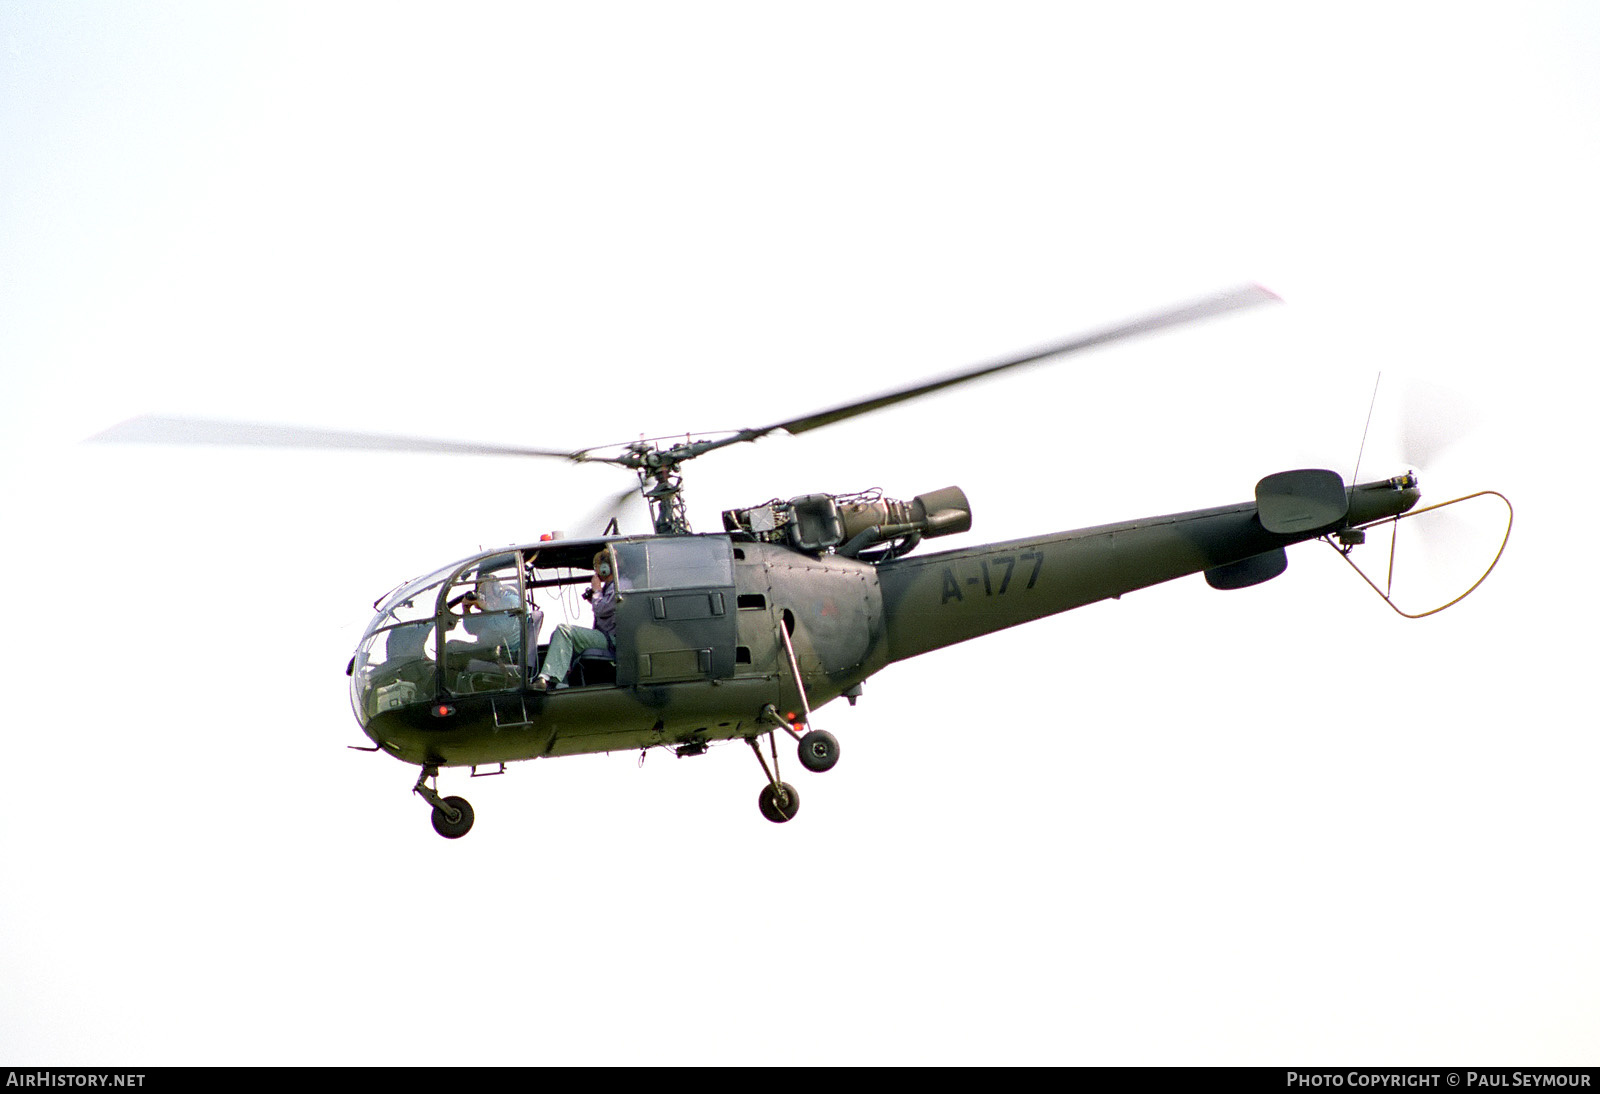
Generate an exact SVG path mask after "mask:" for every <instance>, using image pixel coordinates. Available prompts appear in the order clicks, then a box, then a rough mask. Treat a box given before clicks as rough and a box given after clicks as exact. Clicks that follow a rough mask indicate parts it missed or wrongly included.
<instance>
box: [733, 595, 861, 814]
mask: <svg viewBox="0 0 1600 1094" xmlns="http://www.w3.org/2000/svg"><path fill="white" fill-rule="evenodd" d="M778 637H779V638H781V639H782V640H783V648H784V651H785V652H786V653H788V655H789V671H791V672H792V673H794V683H795V687H796V689H797V690H798V691H799V692H800V709H801V710H802V711H803V712H804V714H805V721H804V722H803V723H802V724H803V725H806V726H810V724H811V701H810V700H809V699H807V698H806V685H805V680H804V679H802V678H801V676H800V663H799V662H798V661H797V660H796V659H795V655H794V645H793V643H791V642H790V641H789V629H788V628H787V627H784V626H782V625H780V626H779V627H778ZM761 721H762V722H765V723H766V724H767V725H770V726H771V727H772V728H771V729H769V730H767V739H768V741H769V742H770V745H771V751H772V766H771V767H768V766H767V761H766V758H765V757H764V756H762V755H761V746H760V745H759V744H757V743H756V738H755V737H747V738H745V740H746V741H748V742H749V744H750V751H752V752H754V753H755V754H756V762H757V763H759V764H760V765H761V770H762V771H763V772H764V773H765V774H766V776H767V785H766V786H764V787H762V788H761V797H760V798H759V799H758V800H757V804H758V805H759V806H760V808H761V815H762V816H763V817H766V818H767V819H768V820H769V821H772V822H773V823H774V824H782V823H784V822H785V821H787V820H789V819H791V818H792V817H793V816H794V815H795V814H796V813H798V812H799V811H800V794H799V792H798V791H796V790H795V788H794V787H792V786H790V785H789V784H788V783H786V782H784V781H782V780H781V779H780V778H779V777H778V730H780V729H781V730H783V731H784V732H785V733H787V734H788V735H789V736H791V737H793V738H794V739H795V740H796V741H798V742H799V744H800V766H801V767H803V768H805V769H806V770H807V771H812V772H816V773H818V774H820V773H822V772H824V771H828V770H830V769H831V768H832V767H833V765H834V764H836V763H838V762H839V739H838V738H837V737H835V736H834V735H833V734H831V733H829V732H828V731H827V730H825V729H810V730H808V731H807V732H806V733H805V735H804V736H802V735H801V734H799V733H796V732H795V729H794V726H792V725H790V724H789V723H788V722H787V721H786V720H784V718H783V716H782V715H780V714H779V713H778V710H777V708H776V707H774V706H773V705H772V704H771V703H768V704H767V705H766V706H765V707H764V708H762V711H761Z"/></svg>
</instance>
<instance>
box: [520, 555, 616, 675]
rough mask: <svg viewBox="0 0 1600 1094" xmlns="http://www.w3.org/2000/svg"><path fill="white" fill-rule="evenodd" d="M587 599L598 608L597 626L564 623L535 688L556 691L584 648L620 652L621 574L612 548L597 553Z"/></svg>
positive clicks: (540, 671) (555, 636)
mask: <svg viewBox="0 0 1600 1094" xmlns="http://www.w3.org/2000/svg"><path fill="white" fill-rule="evenodd" d="M583 598H584V599H585V600H587V601H589V603H590V604H591V605H592V606H593V607H594V628H593V629H590V628H588V627H574V626H573V625H572V624H571V623H563V624H561V625H560V626H559V627H557V628H556V631H555V634H554V635H552V636H551V638H550V648H549V649H548V650H547V651H546V652H545V655H544V664H543V665H541V666H540V667H539V675H537V676H535V677H534V678H533V683H532V684H531V685H530V686H531V687H532V688H533V690H534V691H554V690H555V689H556V687H557V686H558V685H559V684H561V682H562V681H564V680H565V679H566V678H567V670H568V669H570V668H571V667H572V659H573V658H574V657H576V656H577V655H578V654H580V653H582V652H583V651H584V650H593V649H608V650H610V651H611V653H612V654H613V655H615V654H616V652H617V574H616V564H615V563H614V562H613V561H612V558H611V551H610V550H609V549H606V548H602V549H601V550H600V552H599V553H598V554H596V555H595V556H594V577H592V578H590V579H589V587H588V588H587V589H585V590H584V592H583Z"/></svg>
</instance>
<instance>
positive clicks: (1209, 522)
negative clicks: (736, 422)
mask: <svg viewBox="0 0 1600 1094" xmlns="http://www.w3.org/2000/svg"><path fill="white" fill-rule="evenodd" d="M1277 299H1278V298H1277V296H1276V295H1275V294H1273V293H1272V292H1270V291H1269V290H1267V289H1265V288H1262V287H1261V286H1259V285H1247V286H1243V287H1240V288H1237V289H1233V290H1230V291H1228V292H1224V293H1219V294H1216V295H1213V296H1208V297H1204V298H1202V299H1199V300H1195V301H1192V302H1190V303H1187V304H1183V305H1180V306H1177V307H1172V308H1167V309H1164V310H1160V311H1157V312H1154V313H1151V314H1149V315H1145V316H1143V317H1140V318H1137V319H1134V320H1131V321H1128V322H1124V323H1121V324H1117V325H1114V326H1110V327H1107V328H1103V329H1100V330H1096V331H1093V332H1091V333H1088V334H1083V335H1079V336H1076V337H1073V338H1069V339H1066V340H1063V341H1060V342H1056V343H1052V344H1049V345H1045V346H1041V347H1037V348H1035V349H1032V350H1029V351H1027V352H1026V353H1023V354H1020V355H1016V356H1013V357H1009V358H1006V359H1003V360H998V361H994V362H990V363H986V364H982V365H979V366H976V367H973V368H969V369H966V370H963V371H960V372H955V373H950V374H947V375H944V376H941V377H938V378H935V379H932V380H929V381H926V382H923V383H919V384H915V385H911V386H908V387H902V388H899V389H896V390H893V391H889V392H884V393H882V394H879V395H875V396H872V397H870V398H865V399H860V400H857V401H855V402H851V403H847V404H843V405H839V406H835V407H832V408H829V409H825V410H822V411H818V412H815V413H812V414H808V415H805V416H802V417H797V418H791V419H787V420H785V421H781V422H775V423H772V424H770V425H767V426H763V427H760V428H753V429H743V430H737V431H732V432H728V433H725V434H720V435H702V436H700V437H698V438H697V437H695V436H694V435H692V434H689V435H684V436H683V437H682V439H675V438H655V439H649V440H638V441H632V442H626V443H623V444H614V445H607V446H599V447H596V448H589V449H582V450H576V451H561V450H555V449H541V448H521V447H510V446H502V445H484V444H474V443H470V442H457V441H444V440H431V439H424V438H413V437H397V436H389V435H382V434H366V433H351V432H341V431H334V430H318V429H306V428H300V427H293V426H274V425H264V424H259V423H245V422H227V421H215V420H204V419H189V418H163V417H154V416H146V417H141V418H135V419H132V420H130V421H128V422H124V423H122V424H121V425H118V426H114V427H112V428H111V429H109V430H107V431H105V432H104V433H101V434H99V435H97V436H96V437H94V438H91V439H92V440H95V441H115V442H149V441H155V442H163V443H171V442H179V443H201V444H230V445H239V444H258V445H269V446H289V447H317V448H358V449H386V450H404V451H425V452H438V453H463V454H480V455H507V456H533V457H540V458H547V459H561V460H566V461H569V462H572V463H605V464H610V465H613V466H617V467H620V468H624V469H626V470H628V471H632V472H633V473H634V474H635V475H636V477H637V490H638V491H639V493H640V494H641V495H642V496H643V498H644V500H645V501H646V502H647V503H648V505H649V508H650V512H651V517H652V523H653V530H652V531H651V532H650V533H647V534H639V535H631V534H622V533H621V532H620V530H619V528H618V522H617V520H616V519H615V516H613V517H612V519H611V521H610V523H609V524H608V525H607V526H606V529H605V532H604V533H603V534H601V535H599V536H593V537H582V538H559V537H552V536H546V537H544V538H542V539H540V540H537V541H532V542H527V543H523V544H517V545H513V546H507V547H498V548H493V549H489V550H480V551H478V552H476V553H474V554H472V555H469V556H466V557H464V558H461V559H458V560H456V561H455V562H451V563H449V564H448V565H445V566H442V567H439V568H437V569H435V570H432V571H430V572H428V573H426V574H424V575H422V576H420V577H417V578H414V579H412V580H410V581H406V582H403V583H402V584H400V585H398V586H397V587H395V588H394V589H393V590H392V591H390V592H389V593H387V594H385V595H383V596H380V597H379V598H378V599H377V600H376V601H374V603H373V609H374V612H375V614H374V616H373V617H372V619H371V621H370V622H369V623H368V624H367V626H366V628H365V630H364V632H363V633H362V635H361V638H360V640H359V642H358V643H357V646H356V649H355V652H354V653H353V655H352V656H351V658H350V660H349V662H348V663H347V664H346V666H345V673H346V675H347V676H348V678H349V690H350V700H351V705H352V708H353V711H354V714H355V718H356V721H357V723H358V725H359V726H360V728H361V730H362V732H363V734H364V735H365V736H366V737H367V739H368V740H369V741H370V742H371V743H370V745H364V746H354V745H352V746H350V747H352V748H359V749H361V750H362V751H368V752H380V751H381V752H384V753H387V754H388V755H390V756H393V757H394V758H396V759H398V760H401V761H403V762H405V763H407V764H411V765H413V766H416V767H417V768H419V774H418V777H417V780H416V783H415V785H414V786H413V788H412V789H413V791H414V793H416V794H417V795H418V796H420V797H421V798H422V799H423V800H424V801H425V802H426V803H427V805H428V806H429V807H430V809H431V821H432V825H433V828H434V830H435V831H436V832H437V833H438V834H439V835H441V836H443V837H445V838H447V839H458V838H460V837H461V836H464V835H466V834H467V832H468V831H469V830H470V829H471V828H472V827H473V824H474V820H475V815H474V811H473V809H472V806H471V804H470V803H469V802H468V801H467V800H466V799H465V798H463V797H460V796H458V795H448V796H446V795H442V794H441V793H440V792H439V788H438V779H439V775H440V772H441V770H443V769H445V768H457V769H459V768H468V769H469V770H470V773H471V774H473V775H477V774H479V773H480V769H482V773H490V774H499V773H501V772H504V771H505V769H506V765H507V764H509V763H513V762H517V761H522V760H533V759H553V758H557V757H562V756H571V755H578V754H584V753H595V752H615V751H622V750H633V749H638V750H647V749H650V748H658V747H659V748H666V749H669V750H671V751H672V752H673V753H674V754H675V755H677V756H679V757H689V756H697V755H701V754H703V753H705V752H706V751H707V749H709V748H710V747H711V746H712V745H714V744H719V743H728V742H735V741H741V740H742V741H744V742H745V743H746V744H747V745H748V747H749V748H750V749H751V751H752V752H753V753H754V755H755V758H756V760H757V761H758V763H759V765H760V768H761V771H762V777H763V778H762V785H761V788H760V791H759V794H758V798H757V806H758V808H759V811H760V813H761V815H762V816H764V817H765V818H766V819H768V820H769V821H772V822H774V823H780V824H781V823H786V822H788V821H790V820H792V819H793V818H794V817H795V816H796V815H797V813H798V811H799V806H800V794H799V792H798V790H797V789H796V788H795V787H794V786H793V785H792V784H790V783H789V782H786V781H784V779H783V777H782V774H781V772H780V767H779V749H778V737H779V735H780V734H783V735H786V736H787V737H789V738H792V739H793V741H794V743H795V744H796V746H797V758H798V761H799V763H800V765H801V767H803V768H804V769H805V770H806V771H808V772H811V773H817V774H820V773H823V772H827V771H829V770H831V769H832V768H833V767H834V766H835V765H836V764H837V763H838V761H839V756H840V743H839V741H838V739H837V738H836V737H835V736H834V735H833V734H831V733H829V732H828V731H826V730H824V729H819V728H816V727H814V726H813V725H812V717H813V712H814V711H815V710H817V709H819V708H821V707H823V706H825V705H826V704H828V703H830V702H833V701H834V700H836V699H839V698H841V697H842V698H844V699H846V700H847V701H848V702H849V703H850V704H852V705H854V704H855V702H856V700H857V699H858V698H859V697H860V696H861V694H862V685H863V682H864V681H866V680H867V679H868V678H869V677H871V676H872V675H873V674H875V673H877V672H879V671H881V670H882V669H883V668H885V667H886V666H888V665H890V664H893V663H895V662H898V661H903V660H905V659H907V658H911V657H916V656H920V655H922V654H925V653H930V652H932V651H934V650H938V649H942V648H944V647H947V646H951V645H954V644H956V643H960V642H964V641H966V640H968V639H972V638H976V637H979V636H981V635H985V634H990V633H993V632H995V631H999V630H1003V629H1006V628H1010V627H1014V626H1017V625H1020V624H1022V623H1026V622H1029V621H1032V620H1037V619H1041V618H1044V617H1046V616H1050V615H1054V614H1057V613H1060V612H1064V611H1068V610H1070V609H1073V608H1077V607H1082V606H1084V605H1087V604H1091V603H1095V602H1097V601H1101V600H1105V599H1108V598H1116V597H1120V596H1122V595H1123V594H1124V593H1128V592H1132V591H1134V590H1138V589H1142V588H1146V587H1148V586H1151V585H1156V584H1160V583H1163V582H1167V581H1172V580H1174V579H1176V578H1179V577H1184V576H1187V575H1191V574H1197V573H1199V574H1204V575H1205V579H1206V581H1207V583H1208V584H1209V585H1210V586H1211V587H1212V588H1215V589H1219V590H1236V589H1243V588H1248V587H1251V586H1254V585H1259V584H1261V583H1263V582H1266V581H1270V580H1272V579H1273V578H1275V577H1278V576H1279V575H1281V574H1283V573H1284V572H1285V570H1286V568H1287V565H1288V561H1287V555H1286V548H1288V547H1290V546H1292V545H1294V544H1297V543H1302V542H1306V541H1310V540H1318V539H1320V540H1326V541H1328V542H1330V543H1333V544H1334V545H1335V546H1336V547H1337V548H1338V549H1339V550H1340V551H1341V553H1343V554H1344V555H1346V556H1347V557H1348V556H1349V554H1350V552H1351V551H1352V550H1353V549H1354V548H1355V547H1357V546H1359V545H1360V544H1362V543H1363V542H1365V538H1366V532H1367V531H1368V530H1369V529H1371V528H1374V527H1376V526H1379V525H1382V524H1385V523H1392V522H1396V521H1398V520H1399V519H1400V518H1401V517H1402V516H1404V515H1406V514H1408V513H1410V512H1411V511H1413V510H1414V509H1415V507H1416V506H1417V504H1418V502H1419V500H1420V498H1421V489H1420V485H1419V482H1418V479H1417V476H1416V474H1415V472H1413V471H1409V470H1408V471H1406V472H1404V473H1402V474H1398V475H1394V476H1391V477H1387V478H1381V479H1376V480H1373V481H1368V482H1362V483H1354V484H1348V485H1347V484H1346V483H1345V481H1344V479H1343V477H1342V476H1341V475H1340V474H1339V473H1338V472H1335V471H1332V470H1327V469H1320V468H1301V469H1292V470H1287V471H1281V472H1277V473H1274V474H1270V475H1267V476H1266V477H1264V478H1262V479H1261V480H1260V481H1259V482H1258V483H1257V484H1256V487H1255V496H1254V498H1253V500H1251V501H1248V502H1241V503H1236V504H1232V505H1224V506H1220V507H1217V508H1209V509H1201V510H1193V511H1189V512H1182V513H1173V514H1167V515H1161V516H1155V517H1148V518H1144V519H1138V520H1131V521H1126V522H1122V523H1117V524H1110V525H1102V526H1097V527H1091V528H1083V529H1076V530H1070V531H1062V532H1052V533H1047V534H1042V535H1036V536H1030V537H1027V538H1023V539H1016V540H1010V541H1007V542H1001V543H991V544H983V545H978V546H968V547H959V548H955V549H950V550H944V551H938V552H934V553H924V554H918V555H917V556H916V557H909V556H911V555H912V553H913V552H914V551H915V550H916V548H918V547H919V546H920V545H921V544H922V542H923V541H924V540H931V539H938V538H941V537H945V536H950V535H954V534H957V533H961V532H966V531H968V530H970V529H971V528H972V524H973V518H972V508H971V505H970V504H969V502H968V500H967V497H966V494H965V493H964V492H963V491H962V490H961V489H960V488H959V487H956V486H948V487H944V488H940V489H936V490H932V491H929V492H927V493H923V494H919V495H917V496H915V497H913V498H912V499H911V500H910V501H900V500H897V499H894V498H889V497H885V496H884V495H883V494H882V492H881V491H879V490H869V491H862V492H858V493H854V494H828V493H817V494H809V495H802V496H798V497H793V498H788V499H779V498H773V499H770V500H768V501H765V502H760V503H757V504H753V505H747V506H744V507H741V508H733V509H728V510H725V511H724V512H723V514H722V521H723V527H722V529H721V530H720V531H717V532H709V533H699V532H694V531H693V530H691V528H690V526H689V521H688V517H687V510H686V507H685V504H684V497H683V469H684V467H685V465H686V464H688V463H689V462H690V461H691V460H694V459H697V458H699V457H701V456H704V455H707V454H709V453H712V452H715V451H718V450H721V449H724V448H728V447H730V446H733V445H738V444H745V443H751V442H754V441H758V440H760V439H761V438H763V437H766V436H769V435H772V434H774V433H778V432H784V433H788V434H791V435H794V434H801V433H806V432H810V431H812V430H815V429H820V428H823V427H825V426H828V425H831V424H834V423H836V422H839V421H843V420H845V419H847V418H852V417H855V416H858V415H862V414H866V413H870V412H872V411H875V410H878V409H881V408H884V407H887V406H891V405H894V404H897V403H900V402H904V401H906V400H910V399H915V398H918V397H920V396H923V395H928V394H931V393H933V392H936V391H941V390H944V389H946V388H949V387H952V386H955V385H958V384H965V383H970V382H973V381H976V380H979V379H983V378H987V377H992V376H995V375H997V374H999V373H1002V372H1005V371H1008V370H1011V369H1017V368H1022V367H1024V366H1029V365H1034V364H1037V363H1039V362H1042V361H1045V360H1046V359H1059V358H1062V357H1065V356H1068V355H1071V354H1074V353H1078V352H1081V351H1084V350H1087V349H1090V348H1093V347H1098V346H1103V345H1107V344H1110V343H1113V342H1117V341H1120V340H1123V339H1127V338H1132V337H1135V336H1138V335H1142V334H1146V333H1150V332H1153V331H1157V330H1161V329H1165V328H1170V327H1176V326H1180V325H1183V324H1186V323H1192V322H1196V321H1199V320H1203V319H1206V318H1209V317H1213V316H1218V315H1222V314H1224V313H1227V312H1232V311H1237V310H1240V309H1244V308H1250V307H1254V306H1257V305H1261V304H1265V303H1270V302H1274V301H1276V300H1277ZM634 489H635V488H634V487H630V488H629V490H628V491H627V492H626V493H625V494H623V495H621V496H619V497H618V498H617V499H615V500H614V502H613V507H614V508H616V507H620V504H621V502H622V501H623V500H624V499H626V498H627V497H630V496H631V495H632V493H633V491H634ZM1484 493H1493V492H1492V491H1486V492H1484ZM1472 496H1474V497H1475V496H1477V495H1472ZM1495 496H1496V497H1500V498H1501V500H1502V501H1504V500H1505V499H1504V498H1503V496H1501V495H1498V494H1495ZM1463 500H1466V499H1454V500H1453V501H1451V502H1445V503H1442V504H1444V505H1449V504H1454V503H1456V502H1459V501H1463ZM1506 505H1507V509H1508V511H1509V502H1507V503H1506ZM1440 507H1442V506H1432V507H1429V508H1440ZM1420 511H1421V510H1419V512H1420ZM1509 534H1510V525H1509V520H1508V523H1507V531H1506V535H1507V538H1509ZM1504 545H1505V544H1504V541H1502V543H1501V551H1502V552H1503V550H1504ZM1498 560H1499V555H1498V554H1497V555H1496V556H1495V563H1497V562H1498ZM1493 566H1494V563H1491V564H1490V567H1489V568H1490V569H1491V570H1492V569H1493ZM1363 576H1365V574H1363ZM1487 576H1488V571H1485V572H1484V577H1483V578H1479V579H1478V584H1481V583H1482V581H1483V579H1484V578H1486V577H1487ZM1368 581H1369V583H1372V582H1371V579H1370V578H1369V579H1368ZM580 587H587V588H588V592H587V593H586V594H585V595H586V596H592V595H596V594H598V595H599V596H600V597H601V598H604V599H608V600H609V601H610V603H609V605H608V607H607V622H608V623H609V624H610V627H609V631H610V633H609V634H607V633H603V632H599V631H591V632H589V634H590V640H589V641H588V642H587V643H579V644H578V647H575V648H574V647H573V646H572V642H571V641H570V640H569V637H568V636H564V635H563V634H562V630H561V629H558V630H557V631H556V632H555V633H553V634H551V635H546V634H545V633H544V626H543V624H544V612H543V610H542V609H541V608H540V607H539V604H538V597H539V596H541V595H544V596H550V595H555V596H558V597H561V596H568V595H570V593H571V592H572V591H573V590H575V589H577V588H580ZM1374 587H1376V586H1374ZM1476 587H1477V585H1474V586H1473V588H1474V589H1475V588H1476ZM1471 591H1472V590H1471V589H1469V590H1468V592H1471ZM1379 592H1380V595H1383V591H1382V590H1379ZM1465 595H1466V594H1465V593H1464V594H1462V596H1465ZM1459 599H1461V598H1460V597H1458V598H1457V600H1459ZM597 603H598V601H597ZM1452 603H1454V601H1452ZM1445 606H1446V607H1447V606H1448V605H1445ZM1396 610H1399V609H1396ZM1435 610H1442V609H1435ZM596 614H597V616H598V615H599V612H598V610H597V613H596ZM1402 614H1404V613H1402ZM1425 614H1431V613H1425ZM597 622H598V620H597ZM595 635H599V636H600V640H599V641H595V640H594V636H595ZM558 641H561V642H565V643H566V647H567V648H564V649H563V651H562V656H561V657H559V658H556V657H552V656H551V651H552V647H553V646H554V645H556V644H557V642H558ZM585 645H586V646H587V648H582V647H583V646H585ZM569 653H570V654H571V655H572V656H571V657H570V662H569V660H568V657H567V654H569ZM552 662H557V663H559V664H561V665H562V668H561V670H560V671H555V672H551V671H549V666H550V664H551V663H552ZM763 746H765V747H763ZM496 769H498V770H496Z"/></svg>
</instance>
